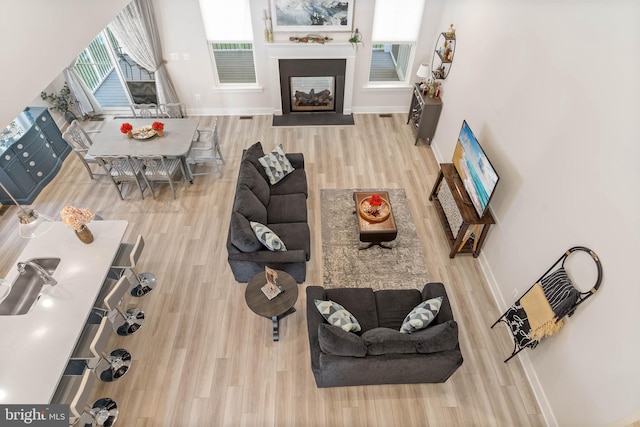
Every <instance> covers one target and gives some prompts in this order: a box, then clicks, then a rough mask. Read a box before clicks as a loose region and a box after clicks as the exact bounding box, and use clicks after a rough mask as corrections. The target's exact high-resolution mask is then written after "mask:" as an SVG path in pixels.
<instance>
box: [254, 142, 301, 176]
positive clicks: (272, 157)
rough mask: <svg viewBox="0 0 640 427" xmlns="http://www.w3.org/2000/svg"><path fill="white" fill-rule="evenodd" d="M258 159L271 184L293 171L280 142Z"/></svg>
mask: <svg viewBox="0 0 640 427" xmlns="http://www.w3.org/2000/svg"><path fill="white" fill-rule="evenodd" d="M258 161H259V162H260V164H261V165H262V166H263V167H264V171H265V172H266V174H267V176H268V177H269V182H270V183H271V185H274V184H276V183H278V182H279V181H280V180H281V179H282V178H284V177H285V176H287V175H289V174H290V173H291V172H293V171H294V168H293V166H291V162H290V161H289V159H287V156H286V154H285V152H284V149H283V148H282V144H280V145H278V146H277V147H276V148H275V149H274V150H273V151H272V152H270V153H268V154H265V155H264V156H263V157H260V158H259V159H258Z"/></svg>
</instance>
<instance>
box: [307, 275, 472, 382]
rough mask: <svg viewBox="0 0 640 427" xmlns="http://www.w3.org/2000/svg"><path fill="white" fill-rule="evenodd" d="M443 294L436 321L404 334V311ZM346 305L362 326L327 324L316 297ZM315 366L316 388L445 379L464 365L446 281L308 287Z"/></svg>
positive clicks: (311, 342)
mask: <svg viewBox="0 0 640 427" xmlns="http://www.w3.org/2000/svg"><path fill="white" fill-rule="evenodd" d="M438 296H442V297H443V301H442V305H441V307H440V311H439V313H438V315H437V316H436V318H435V319H434V320H433V322H432V323H431V324H430V325H429V326H428V327H427V328H426V329H423V330H421V331H417V332H414V333H412V334H403V333H400V332H399V330H400V326H401V325H402V321H403V320H404V318H405V316H406V315H407V314H408V313H409V312H410V311H411V310H412V309H413V308H414V307H415V306H416V305H418V304H419V303H420V302H422V301H424V300H427V299H431V298H435V297H438ZM316 299H318V300H331V301H334V302H336V303H338V304H340V305H342V306H343V307H344V308H345V309H346V310H348V311H349V312H350V313H351V314H353V316H354V317H355V318H356V319H357V320H358V322H359V323H360V325H361V327H362V331H360V332H357V333H353V332H346V331H344V330H342V329H341V328H339V327H337V326H333V325H330V324H329V323H327V322H326V321H325V319H324V317H322V315H321V314H320V312H319V311H318V310H317V309H316V306H315V304H314V300H316ZM307 327H308V332H309V345H310V347H311V370H312V371H313V375H314V376H315V379H316V384H317V385H318V387H341V386H354V385H369V384H415V383H441V382H445V381H446V380H447V379H448V378H449V377H450V376H451V374H453V373H454V372H455V370H456V369H458V368H459V367H460V365H462V360H463V359H462V353H461V352H460V346H459V343H458V324H457V323H456V321H455V320H454V319H453V313H452V311H451V306H450V304H449V299H448V298H447V293H446V291H445V289H444V285H443V284H442V283H427V284H426V285H425V286H424V288H423V290H422V292H420V291H418V290H416V289H394V290H381V291H375V292H374V291H373V290H372V289H370V288H339V289H325V288H323V287H321V286H309V287H307Z"/></svg>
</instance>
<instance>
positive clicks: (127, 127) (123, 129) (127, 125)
mask: <svg viewBox="0 0 640 427" xmlns="http://www.w3.org/2000/svg"><path fill="white" fill-rule="evenodd" d="M132 130H133V126H131V123H127V122H125V123H123V124H121V125H120V132H122V133H124V134H125V135H127V138H133V133H131V131H132Z"/></svg>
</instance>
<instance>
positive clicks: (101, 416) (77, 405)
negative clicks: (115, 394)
mask: <svg viewBox="0 0 640 427" xmlns="http://www.w3.org/2000/svg"><path fill="white" fill-rule="evenodd" d="M95 382H96V377H95V375H93V373H92V372H91V371H90V370H86V371H84V372H83V374H82V375H63V376H62V378H61V379H60V382H59V383H58V388H57V389H56V392H55V393H54V395H53V398H52V399H51V403H54V404H66V405H69V425H71V426H75V425H80V426H85V425H92V426H97V425H101V426H113V425H114V424H115V422H116V419H117V418H118V413H119V411H118V404H117V402H116V401H115V400H113V399H110V398H101V399H98V400H96V401H95V402H93V404H92V405H89V404H88V402H89V397H90V396H91V394H92V393H93V387H94V385H95Z"/></svg>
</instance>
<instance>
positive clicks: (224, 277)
mask: <svg viewBox="0 0 640 427" xmlns="http://www.w3.org/2000/svg"><path fill="white" fill-rule="evenodd" d="M211 120H212V118H211V117H202V118H201V121H202V125H206V124H207V123H209V124H210V123H211ZM355 122H356V125H355V126H350V127H318V128H311V127H309V128H307V127H304V128H303V127H298V128H283V127H278V128H273V127H271V117H270V116H255V117H253V119H250V120H247V119H240V118H239V117H237V116H235V117H220V118H219V120H218V126H219V135H220V141H221V146H222V151H223V154H224V157H225V159H226V161H227V164H226V165H225V166H223V167H222V168H223V172H224V176H223V177H222V178H217V177H215V176H199V177H196V180H195V182H194V184H193V185H189V184H188V183H187V184H183V185H182V186H181V187H180V188H179V189H178V190H177V200H173V198H172V196H171V191H170V189H169V187H168V186H166V185H163V186H161V187H160V186H159V187H158V191H157V192H156V195H157V196H156V197H157V198H156V200H153V199H151V198H150V197H147V198H145V199H144V200H140V197H139V194H137V193H136V192H137V189H130V190H129V192H128V193H127V194H126V198H125V200H124V201H120V200H119V198H118V196H117V193H116V191H115V189H114V188H112V184H111V183H110V182H108V181H107V180H106V179H98V180H96V181H91V180H90V179H89V178H88V176H87V173H86V171H85V170H84V168H83V167H82V165H81V164H80V162H79V160H78V159H77V158H76V157H75V156H74V155H73V154H71V155H70V156H69V157H68V158H67V160H66V161H65V164H64V166H63V169H62V171H61V172H60V173H59V174H58V176H57V177H56V178H55V180H54V181H53V182H52V183H51V184H50V185H49V186H48V187H47V188H46V189H45V190H44V191H43V192H42V193H41V194H40V196H38V198H37V199H36V201H35V203H34V205H33V206H34V207H35V208H36V209H37V210H39V211H41V212H43V213H47V214H50V215H52V216H54V217H57V218H59V214H58V213H59V211H60V210H61V209H62V207H63V206H65V205H67V204H71V205H74V206H78V207H89V208H92V209H94V210H95V211H96V213H98V214H100V215H101V216H102V217H103V218H105V219H126V220H128V221H129V228H128V230H127V236H126V240H128V241H133V239H134V238H135V236H137V235H138V234H139V233H142V234H143V235H144V237H145V241H146V246H145V249H144V253H143V254H142V256H141V258H140V270H139V271H150V272H153V273H154V274H155V275H156V276H157V278H158V282H159V285H158V287H157V288H156V290H155V291H153V292H152V293H151V294H149V295H148V296H146V297H144V298H140V299H138V298H133V297H127V299H126V300H125V305H126V306H128V307H132V306H138V307H140V308H142V309H143V310H144V311H145V313H146V317H147V321H146V323H145V325H144V326H143V328H142V329H141V330H140V331H139V332H138V333H136V334H135V335H133V336H130V337H126V338H119V337H113V338H112V339H111V340H110V342H109V348H116V347H124V348H127V349H128V350H129V351H131V353H132V354H133V356H134V361H133V365H132V369H131V371H130V372H129V373H128V374H127V375H126V376H125V377H123V378H122V379H120V380H119V381H116V382H113V383H109V384H100V385H99V386H98V387H97V388H96V390H95V392H94V394H93V396H94V397H95V398H98V397H104V396H108V397H111V398H113V399H115V400H116V401H117V402H118V404H119V406H120V418H119V420H118V425H121V426H136V427H143V426H172V427H175V426H223V425H225V426H250V427H253V426H274V427H275V426H277V427H280V426H332V427H340V426H344V427H347V426H349V427H351V426H368V427H386V426H456V427H457V426H541V425H545V423H544V419H543V417H542V415H541V413H540V409H539V407H538V405H537V403H536V400H535V398H534V396H533V393H532V390H531V387H530V386H529V383H528V381H527V379H526V377H525V375H524V372H523V369H522V367H521V365H520V362H519V360H517V358H516V359H514V360H512V361H510V362H509V363H507V364H505V363H503V359H504V358H505V357H506V355H507V354H509V353H510V351H511V348H512V344H511V340H510V337H509V335H508V333H507V331H506V329H504V326H501V327H498V328H496V329H494V330H492V329H490V328H489V327H490V325H491V324H492V323H493V321H494V320H495V319H496V318H497V317H498V316H499V314H500V313H499V312H498V308H497V307H496V305H495V303H494V300H493V298H492V296H491V293H490V291H489V289H488V286H487V284H486V283H485V281H484V279H483V276H482V274H481V271H480V267H479V263H478V261H477V260H476V259H474V258H472V257H471V256H469V255H461V256H458V257H456V258H455V259H453V260H451V259H449V257H448V252H449V250H448V247H447V243H446V239H445V235H444V232H443V231H442V229H441V226H440V223H439V221H438V219H437V217H436V212H435V208H434V206H433V205H432V204H431V202H429V200H428V195H429V192H430V190H431V186H432V185H433V182H434V181H435V179H436V176H437V172H438V165H437V162H436V160H435V158H434V156H433V153H432V151H431V149H430V148H429V147H428V146H426V145H425V144H424V142H421V143H420V144H419V145H418V146H414V143H413V142H414V135H413V133H412V131H411V129H410V128H409V126H407V125H406V124H405V123H406V116H405V115H403V114H394V115H392V116H391V117H379V116H378V115H356V116H355ZM102 123H103V122H86V123H85V125H86V126H93V127H96V128H99V127H100V126H101V125H102ZM201 127H202V126H201ZM256 141H262V144H263V146H264V148H265V150H271V149H272V148H273V147H274V146H275V145H276V144H278V143H282V144H283V146H284V148H285V150H286V151H289V152H298V151H299V152H303V153H304V155H305V163H306V171H307V176H308V181H309V189H310V191H309V193H310V194H309V199H308V209H309V222H310V228H311V234H312V256H311V261H310V262H309V263H308V265H307V281H306V283H305V284H303V285H300V297H299V299H298V302H297V303H296V305H295V307H296V309H297V311H296V312H295V313H294V314H293V315H290V316H288V317H286V318H285V319H284V320H283V321H282V322H281V329H280V342H273V341H272V339H271V323H270V321H268V320H267V319H265V318H261V317H259V316H257V315H255V314H254V313H253V312H251V310H249V308H247V307H246V305H245V302H244V288H245V284H240V283H237V282H235V281H234V279H233V275H232V274H231V271H230V269H229V266H228V264H227V261H226V257H227V251H226V247H225V242H226V238H227V229H228V223H229V217H230V211H231V205H232V202H233V195H234V190H235V183H236V178H237V171H238V167H239V161H240V156H241V153H242V149H243V148H245V147H248V146H249V145H251V144H252V143H254V142H256ZM352 187H372V188H374V187H389V188H391V187H402V188H404V189H405V190H406V194H407V197H408V201H409V204H410V208H411V213H412V216H413V220H414V222H415V224H416V227H417V230H418V235H419V236H420V239H421V244H422V250H423V253H424V256H425V259H426V262H427V267H428V269H429V272H430V277H429V278H428V280H430V281H441V282H443V283H444V284H445V286H446V288H447V291H448V293H449V296H450V298H451V304H452V307H453V311H454V315H455V316H456V319H457V321H458V322H459V326H460V346H461V349H462V353H463V356H464V358H465V361H464V364H463V365H462V367H461V368H460V369H459V370H458V371H457V372H456V373H454V374H453V376H452V377H451V378H450V380H449V381H448V382H446V383H445V384H421V385H390V386H366V387H346V388H333V389H318V388H316V386H315V382H314V379H313V375H312V373H311V369H310V360H309V345H308V340H307V332H306V318H305V312H306V307H305V298H304V295H305V292H304V288H305V287H306V286H307V285H321V284H322V254H321V241H320V228H321V226H320V210H319V209H320V206H319V200H320V194H319V190H320V189H321V188H352ZM3 212H4V214H3V215H2V220H1V221H0V249H1V250H2V251H3V253H4V254H5V256H4V257H2V260H1V261H0V274H4V275H6V273H7V272H8V271H9V269H11V268H14V267H13V266H14V264H15V263H14V261H15V258H16V257H17V256H18V254H19V253H20V252H21V250H22V248H23V247H24V245H25V244H26V241H24V240H21V239H20V238H19V237H18V236H17V231H16V228H17V226H16V219H15V208H13V207H12V208H8V209H6V208H5V209H3ZM354 232H355V231H354ZM488 239H491V233H489V236H488ZM2 277H4V276H2ZM426 281H427V278H426V277H425V282H426ZM345 285H348V283H345ZM41 350H42V349H41Z"/></svg>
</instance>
